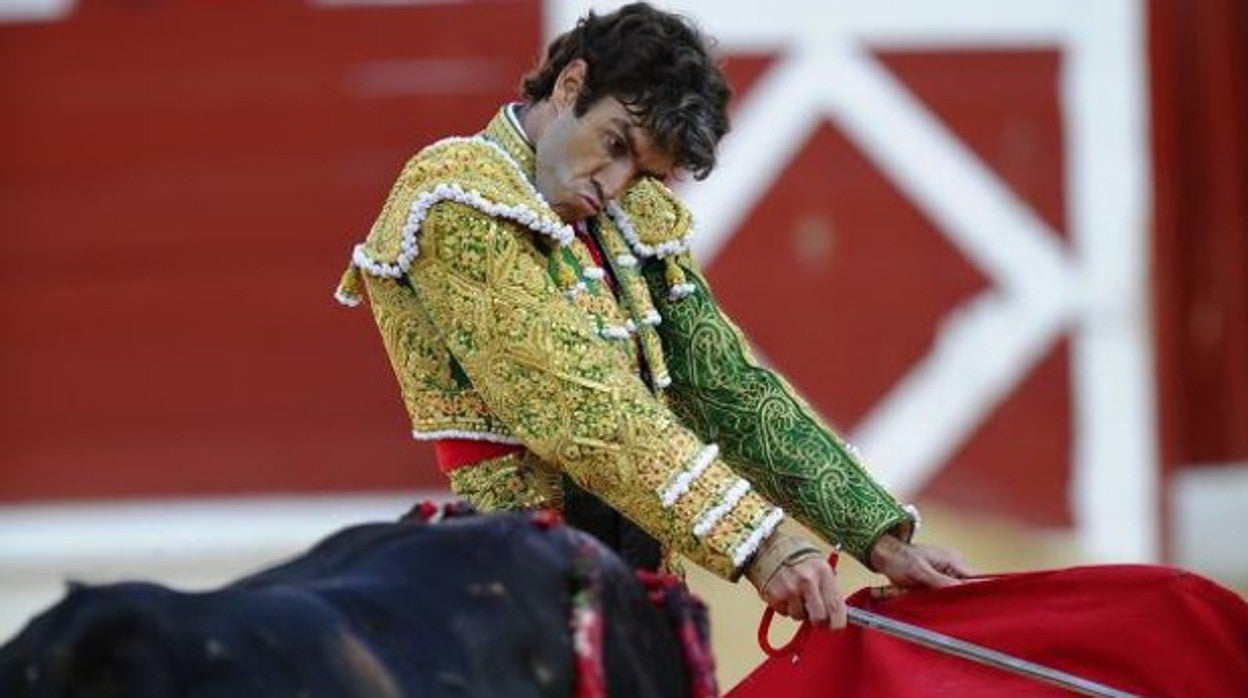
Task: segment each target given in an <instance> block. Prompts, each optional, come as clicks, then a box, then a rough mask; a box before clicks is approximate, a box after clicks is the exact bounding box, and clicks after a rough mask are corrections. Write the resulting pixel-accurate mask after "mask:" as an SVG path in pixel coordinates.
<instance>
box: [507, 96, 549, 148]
mask: <svg viewBox="0 0 1248 698" xmlns="http://www.w3.org/2000/svg"><path fill="white" fill-rule="evenodd" d="M516 109H517V111H518V112H519V113H518V116H519V117H520V127H521V128H522V129H523V130H524V135H525V137H526V138H528V139H529V143H532V144H534V145H536V144H537V141H538V140H539V139H541V137H542V134H543V133H545V132H546V126H547V125H549V124H550V122H551V120H552V119H553V118H554V107H553V106H551V104H550V100H546V99H544V100H542V101H540V102H535V103H530V102H525V103H523V104H521V105H520V106H518V107H516Z"/></svg>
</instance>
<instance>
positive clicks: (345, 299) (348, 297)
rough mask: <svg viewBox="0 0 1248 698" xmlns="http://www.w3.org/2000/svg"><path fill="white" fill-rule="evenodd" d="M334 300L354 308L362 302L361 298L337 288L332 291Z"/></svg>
mask: <svg viewBox="0 0 1248 698" xmlns="http://www.w3.org/2000/svg"><path fill="white" fill-rule="evenodd" d="M334 300H336V301H338V302H339V303H341V304H343V305H345V306H347V307H348V308H354V307H356V306H357V305H359V304H360V303H362V302H364V299H363V298H360V297H359V296H357V295H355V294H354V293H345V292H343V290H342V289H338V290H337V291H334Z"/></svg>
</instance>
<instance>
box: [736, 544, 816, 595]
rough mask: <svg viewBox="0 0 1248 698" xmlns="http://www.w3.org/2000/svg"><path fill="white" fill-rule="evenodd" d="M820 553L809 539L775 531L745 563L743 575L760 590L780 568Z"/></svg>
mask: <svg viewBox="0 0 1248 698" xmlns="http://www.w3.org/2000/svg"><path fill="white" fill-rule="evenodd" d="M822 555H823V553H821V552H819V549H818V548H816V547H815V546H814V545H812V544H811V543H810V542H809V541H806V540H805V539H802V538H798V537H797V536H790V535H788V534H785V533H780V532H779V531H777V532H775V533H772V534H771V536H769V537H768V538H767V539H766V540H764V541H763V543H762V545H760V546H759V547H758V552H757V553H755V555H754V557H753V558H751V559H750V562H749V564H747V565H746V568H745V577H746V579H749V580H750V583H752V584H753V585H754V587H755V588H757V589H758V590H759V591H760V592H761V591H762V590H763V588H764V587H766V586H767V582H769V581H771V578H772V577H773V576H775V574H776V573H777V572H779V571H780V570H781V569H782V568H784V567H791V566H793V565H796V564H798V563H799V562H802V561H804V560H809V559H810V558H812V557H820V556H822Z"/></svg>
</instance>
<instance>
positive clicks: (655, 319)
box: [641, 308, 663, 327]
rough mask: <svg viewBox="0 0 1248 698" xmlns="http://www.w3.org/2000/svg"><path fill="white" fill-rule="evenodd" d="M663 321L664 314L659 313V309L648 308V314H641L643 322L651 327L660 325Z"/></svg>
mask: <svg viewBox="0 0 1248 698" xmlns="http://www.w3.org/2000/svg"><path fill="white" fill-rule="evenodd" d="M662 323H663V316H662V315H659V311H657V310H655V309H654V308H651V309H649V310H647V311H646V314H645V315H642V316H641V324H643V325H650V326H651V327H654V326H655V325H660V324H662Z"/></svg>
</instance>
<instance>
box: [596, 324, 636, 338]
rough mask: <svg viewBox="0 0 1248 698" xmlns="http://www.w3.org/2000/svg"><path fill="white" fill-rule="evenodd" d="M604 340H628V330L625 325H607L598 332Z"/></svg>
mask: <svg viewBox="0 0 1248 698" xmlns="http://www.w3.org/2000/svg"><path fill="white" fill-rule="evenodd" d="M598 334H599V335H601V336H602V338H603V339H628V337H629V332H628V328H627V327H625V326H624V325H607V326H605V327H603V328H602V329H601V330H599V331H598Z"/></svg>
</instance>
